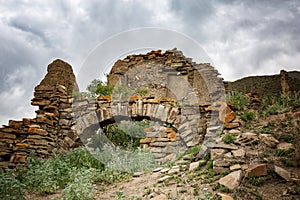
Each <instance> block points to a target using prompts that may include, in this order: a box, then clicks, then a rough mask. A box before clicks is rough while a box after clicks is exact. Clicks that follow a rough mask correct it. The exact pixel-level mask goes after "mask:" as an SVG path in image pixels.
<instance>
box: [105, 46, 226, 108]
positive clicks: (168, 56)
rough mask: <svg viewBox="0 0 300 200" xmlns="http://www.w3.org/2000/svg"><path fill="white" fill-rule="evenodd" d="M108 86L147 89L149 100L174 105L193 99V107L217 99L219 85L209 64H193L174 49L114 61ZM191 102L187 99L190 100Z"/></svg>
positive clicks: (218, 80)
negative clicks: (169, 100) (168, 101)
mask: <svg viewBox="0 0 300 200" xmlns="http://www.w3.org/2000/svg"><path fill="white" fill-rule="evenodd" d="M108 84H110V85H118V84H123V85H126V86H128V87H130V88H131V89H133V90H136V89H137V88H140V87H147V88H149V89H150V92H149V94H148V95H149V96H153V97H168V98H173V99H176V100H177V101H180V100H183V99H186V98H189V96H191V95H195V97H196V98H197V103H207V102H210V101H214V100H215V99H220V95H222V92H219V91H222V90H223V82H222V79H221V78H220V77H219V74H218V72H217V71H216V70H215V69H214V68H213V67H212V66H211V65H210V64H209V63H201V64H197V63H195V62H192V59H191V58H186V57H185V56H184V55H183V53H182V52H181V51H179V50H177V49H173V50H167V51H165V52H161V50H157V51H151V52H149V53H147V54H139V55H130V56H127V57H126V58H125V59H123V60H118V61H117V62H116V63H115V64H114V66H113V67H112V69H111V71H110V73H109V75H108ZM190 98H191V97H190Z"/></svg>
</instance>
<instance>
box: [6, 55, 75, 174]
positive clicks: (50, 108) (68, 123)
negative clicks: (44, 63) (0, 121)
mask: <svg viewBox="0 0 300 200" xmlns="http://www.w3.org/2000/svg"><path fill="white" fill-rule="evenodd" d="M74 81H76V80H75V76H74V74H73V71H72V68H71V66H70V65H69V64H67V63H65V62H63V61H61V60H55V61H54V62H53V63H51V64H50V65H49V66H48V73H47V75H46V76H45V78H44V79H43V80H42V81H41V83H40V84H39V85H38V86H37V87H36V88H35V92H34V98H33V99H32V102H31V104H32V105H33V106H38V110H37V111H36V117H35V118H33V119H29V118H23V119H22V120H21V121H15V120H9V123H8V125H4V126H3V127H2V128H0V148H1V152H0V167H2V168H13V167H15V166H16V165H17V164H24V163H25V161H26V158H27V157H28V155H29V154H30V152H32V151H33V152H34V153H35V154H36V156H38V157H42V158H45V157H48V156H50V155H51V154H52V150H53V149H54V148H56V149H58V151H62V150H68V149H70V148H73V147H76V146H78V145H80V144H81V143H80V140H79V138H78V136H77V133H76V130H75V121H74V119H73V114H72V96H71V91H73V89H75V90H76V87H77V86H76V82H74ZM60 84H64V85H60ZM74 87H75V88H74Z"/></svg>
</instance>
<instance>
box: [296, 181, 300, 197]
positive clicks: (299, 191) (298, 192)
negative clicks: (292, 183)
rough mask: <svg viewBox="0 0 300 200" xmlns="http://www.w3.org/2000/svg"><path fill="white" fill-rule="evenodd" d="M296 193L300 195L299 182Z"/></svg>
mask: <svg viewBox="0 0 300 200" xmlns="http://www.w3.org/2000/svg"><path fill="white" fill-rule="evenodd" d="M296 194H297V195H300V184H298V186H297V189H296Z"/></svg>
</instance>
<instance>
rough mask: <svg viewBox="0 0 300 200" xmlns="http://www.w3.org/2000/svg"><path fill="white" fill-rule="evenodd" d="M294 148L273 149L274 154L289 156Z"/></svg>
mask: <svg viewBox="0 0 300 200" xmlns="http://www.w3.org/2000/svg"><path fill="white" fill-rule="evenodd" d="M294 151H295V150H294V149H288V150H281V149H276V150H275V155H276V156H279V157H284V156H289V155H291V154H292V153H293V152H294Z"/></svg>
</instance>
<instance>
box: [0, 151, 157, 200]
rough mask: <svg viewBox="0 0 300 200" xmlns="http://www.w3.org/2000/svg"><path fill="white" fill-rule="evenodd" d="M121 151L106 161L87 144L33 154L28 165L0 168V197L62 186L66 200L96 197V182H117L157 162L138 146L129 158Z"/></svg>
mask: <svg viewBox="0 0 300 200" xmlns="http://www.w3.org/2000/svg"><path fill="white" fill-rule="evenodd" d="M118 153H120V152H111V154H112V157H113V158H116V157H120V159H119V160H117V159H115V160H114V162H111V163H106V165H104V164H103V162H100V160H98V159H96V158H95V157H94V156H96V155H97V154H95V155H94V156H93V155H91V153H90V152H89V151H88V150H87V149H85V148H78V149H74V150H71V151H69V152H64V153H60V154H59V153H57V152H54V155H53V157H51V158H48V159H45V160H42V159H39V158H36V157H35V156H34V155H32V156H31V157H30V158H29V159H28V160H27V164H26V166H25V167H22V168H21V167H19V168H17V169H16V173H13V172H12V171H7V172H3V171H0V185H1V187H0V199H8V200H10V199H12V200H13V199H24V197H23V195H24V192H25V191H27V192H35V193H38V194H53V193H56V192H57V191H58V190H60V189H62V190H63V191H62V195H61V199H63V200H66V199H68V200H69V199H71V200H77V199H78V200H79V199H87V200H90V199H94V197H93V192H94V189H95V183H104V184H107V183H108V184H111V183H115V182H118V181H122V180H124V179H126V178H128V177H130V176H131V174H132V172H135V170H139V171H142V170H143V171H144V170H149V169H150V168H151V167H154V166H155V163H154V162H153V160H152V158H153V157H151V155H150V154H149V153H148V152H144V151H142V150H135V151H132V152H131V154H130V155H131V156H130V157H127V159H124V157H126V156H124V154H123V157H122V155H120V154H118ZM122 153H124V152H122ZM114 154H115V155H114ZM102 156H103V155H102ZM121 158H123V160H122V159H121ZM108 164H110V166H109V165H108ZM124 167H126V170H124Z"/></svg>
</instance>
